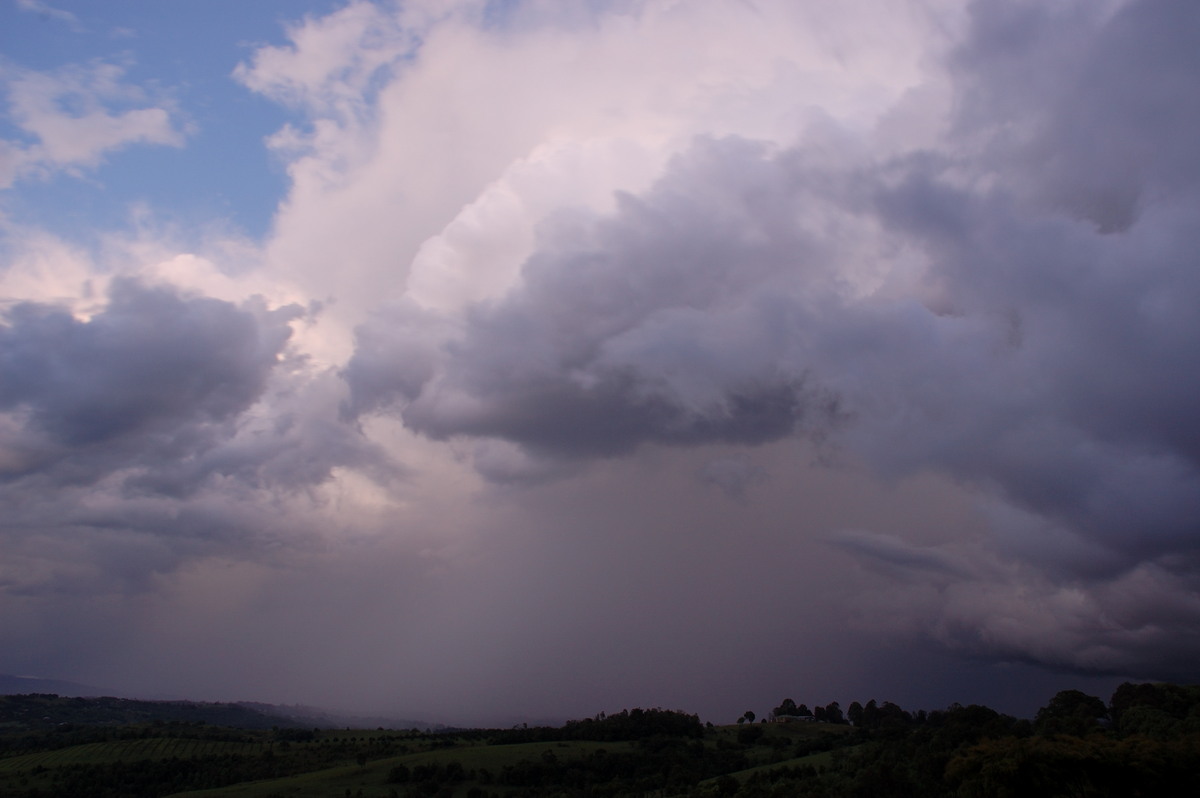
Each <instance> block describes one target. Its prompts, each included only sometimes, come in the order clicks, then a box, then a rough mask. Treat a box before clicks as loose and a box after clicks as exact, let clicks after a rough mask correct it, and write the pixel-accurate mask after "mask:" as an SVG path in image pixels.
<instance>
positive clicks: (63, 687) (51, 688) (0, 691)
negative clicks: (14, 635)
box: [0, 673, 126, 698]
mask: <svg viewBox="0 0 1200 798" xmlns="http://www.w3.org/2000/svg"><path fill="white" fill-rule="evenodd" d="M25 693H53V694H54V695H65V696H102V695H106V696H115V697H117V698H125V697H126V695H125V694H124V693H121V692H120V691H117V690H110V689H109V688H107V687H94V686H92V685H89V684H79V683H78V682H68V681H64V680H62V679H38V678H35V677H32V676H10V675H8V674H3V673H0V695H21V694H25Z"/></svg>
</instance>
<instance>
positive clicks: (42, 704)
mask: <svg viewBox="0 0 1200 798" xmlns="http://www.w3.org/2000/svg"><path fill="white" fill-rule="evenodd" d="M153 723H194V724H204V725H207V726H232V727H235V728H239V729H270V728H273V727H292V728H296V727H302V726H304V725H308V724H301V723H297V722H296V721H293V720H290V719H288V718H285V717H282V716H279V715H269V714H266V713H263V712H261V711H259V710H256V709H251V708H250V707H245V706H239V705H238V704H216V703H205V702H199V701H139V700H137V699H133V698H115V697H113V696H104V697H102V698H85V697H82V696H74V697H72V696H64V695H61V694H51V693H22V694H16V695H5V696H0V726H5V727H16V728H26V729H38V728H47V727H52V726H62V725H63V724H80V725H85V726H129V725H137V724H153Z"/></svg>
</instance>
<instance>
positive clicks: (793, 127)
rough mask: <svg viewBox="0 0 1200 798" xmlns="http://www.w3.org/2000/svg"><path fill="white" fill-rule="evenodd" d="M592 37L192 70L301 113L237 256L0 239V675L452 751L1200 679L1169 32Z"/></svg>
mask: <svg viewBox="0 0 1200 798" xmlns="http://www.w3.org/2000/svg"><path fill="white" fill-rule="evenodd" d="M586 5H587V9H586V10H585V9H584V8H583V6H579V7H575V6H573V5H572V4H558V3H555V4H545V3H540V2H515V3H504V4H500V5H496V4H491V3H478V2H474V1H473V0H462V2H456V3H422V2H412V3H404V4H391V3H383V2H380V3H372V2H351V3H347V4H344V5H340V6H338V7H336V8H328V9H325V13H313V14H311V15H310V16H307V17H305V18H304V19H302V20H299V21H297V22H295V23H292V24H289V25H286V26H285V27H284V28H283V30H282V32H280V33H279V34H278V36H279V37H282V41H281V43H276V44H266V45H262V46H259V47H257V48H256V49H255V50H254V51H253V53H252V54H250V55H248V56H247V57H246V58H245V60H244V62H243V63H242V64H240V65H236V64H224V65H223V66H222V70H223V71H222V72H221V75H222V76H223V79H225V80H226V81H227V82H229V83H230V86H231V87H233V86H234V84H233V81H236V84H237V85H236V88H237V89H238V91H239V92H241V93H242V94H243V95H244V94H245V93H246V92H247V91H249V92H253V93H255V94H257V95H258V97H257V101H261V100H263V99H264V98H265V100H267V101H271V102H274V103H276V104H278V105H280V106H282V107H283V108H285V109H286V111H287V113H288V114H289V115H290V116H289V121H288V122H287V123H286V124H284V125H283V127H281V128H278V129H277V130H275V132H274V133H273V134H272V135H270V136H268V137H267V138H266V140H265V142H266V147H267V148H268V149H269V150H270V154H269V156H268V155H267V154H266V153H259V156H260V157H261V158H262V159H263V160H264V161H265V160H267V159H268V158H273V159H274V160H275V163H276V164H280V163H281V164H283V166H284V167H285V168H284V169H283V170H281V171H283V172H286V193H285V194H284V195H283V196H281V197H280V198H279V200H278V204H277V206H276V207H275V208H274V213H273V216H272V222H271V226H270V230H269V231H268V232H266V233H264V234H263V235H262V236H261V237H260V238H258V239H254V238H253V237H247V236H241V235H234V234H227V233H226V232H213V231H212V230H209V229H207V228H204V232H197V233H191V232H189V233H188V234H186V235H184V234H179V233H178V232H177V231H173V230H170V229H167V227H168V226H167V225H162V226H161V227H156V226H155V225H154V224H152V223H147V222H145V221H139V222H138V225H139V226H138V227H137V229H136V230H134V231H132V232H123V233H121V234H120V235H118V234H115V233H114V234H112V235H110V236H109V237H108V238H107V239H105V243H104V245H103V246H102V247H101V246H90V245H88V244H82V243H78V242H68V241H66V240H65V239H64V238H63V237H58V238H55V237H54V236H52V235H50V234H49V233H46V232H44V231H40V230H35V229H32V228H28V227H27V226H23V225H22V223H21V222H20V221H19V220H18V219H17V218H16V217H13V219H12V220H11V221H10V222H9V223H8V227H6V228H5V229H6V231H8V232H9V234H10V238H11V240H10V242H9V244H8V245H7V249H6V250H4V252H5V257H6V258H7V261H6V265H5V266H4V267H3V270H0V288H2V289H3V292H4V295H5V296H4V304H3V306H2V307H3V309H4V310H3V317H2V319H3V320H2V322H0V500H2V501H3V502H4V504H5V508H6V513H5V515H4V516H3V518H2V519H0V535H2V536H3V543H4V546H5V556H4V559H3V561H0V600H3V601H5V602H9V604H7V605H6V606H10V607H13V608H15V609H14V611H13V613H12V614H10V615H8V616H7V617H3V616H0V640H8V641H15V642H16V643H27V644H28V645H27V646H25V647H20V646H11V647H10V648H12V650H14V651H15V650H17V649H18V648H20V650H21V651H22V652H24V653H21V654H20V655H19V656H18V655H12V657H11V658H10V659H11V662H12V664H10V665H5V662H8V661H10V660H3V659H0V668H6V669H8V670H14V671H16V670H21V671H22V672H29V671H32V670H39V671H53V670H54V668H55V666H56V665H61V663H63V662H83V663H88V668H90V670H89V673H91V674H94V675H88V673H84V672H82V670H81V671H80V672H68V671H69V669H67V670H66V671H64V670H63V669H62V668H61V667H60V668H59V670H57V671H54V672H45V673H43V675H49V676H59V677H64V678H77V679H79V680H81V681H87V682H89V683H98V682H103V681H104V680H106V679H109V680H113V681H115V682H119V683H120V682H123V683H126V684H128V683H130V682H133V681H135V680H146V682H147V683H149V684H153V685H155V686H156V687H158V688H159V689H162V690H178V689H179V685H187V686H190V687H192V688H194V689H195V690H196V691H197V692H196V693H193V695H195V696H196V697H214V698H229V697H231V696H229V695H228V691H229V690H230V689H232V688H236V689H238V690H243V691H244V690H254V691H260V692H258V693H256V695H254V696H243V695H239V696H236V697H254V698H261V699H263V700H286V701H310V700H313V699H312V698H310V697H313V696H315V697H318V698H320V697H324V698H325V699H327V700H330V701H335V702H341V703H342V704H343V705H352V704H356V705H358V706H368V705H370V704H371V702H373V701H379V700H380V699H379V696H380V695H386V696H388V697H389V699H388V700H393V701H394V702H395V705H396V706H397V707H405V708H407V710H408V711H413V710H416V711H423V712H427V713H429V714H430V715H431V716H432V717H435V718H438V719H447V720H451V721H456V722H478V721H480V720H491V719H496V718H501V719H506V720H507V719H511V718H513V716H514V713H516V714H522V713H524V715H531V716H537V715H543V716H551V717H555V718H558V717H562V716H565V715H569V714H571V713H583V714H593V713H594V712H595V711H597V710H599V709H619V708H620V707H621V706H631V705H635V704H637V703H642V704H643V705H662V704H667V703H677V704H679V705H680V706H684V707H686V708H689V709H691V708H696V709H699V710H700V711H702V712H706V713H709V712H716V713H730V712H734V711H736V712H738V713H740V712H743V711H744V710H745V708H746V706H749V705H750V704H749V703H747V702H748V701H749V700H751V699H752V700H753V701H761V702H764V703H761V704H756V705H755V708H756V709H758V708H759V707H760V706H761V708H763V709H765V708H767V704H766V703H765V702H768V701H770V702H777V701H778V700H779V699H780V698H781V697H782V696H783V695H787V694H793V693H795V692H796V690H797V689H799V688H796V687H795V686H796V683H797V681H801V682H803V683H804V684H806V685H821V686H823V687H822V689H818V688H817V687H814V688H813V689H814V690H815V691H816V692H814V693H812V694H805V695H803V696H802V695H799V694H797V695H796V696H795V697H796V699H797V700H806V701H808V702H809V703H812V702H814V701H822V702H824V701H828V700H829V698H832V697H838V698H844V699H845V700H847V701H848V700H851V699H859V700H866V699H867V698H869V697H870V696H869V695H866V694H865V693H857V694H850V693H843V692H840V691H854V690H867V691H873V688H872V687H870V685H878V684H882V685H885V686H886V685H891V686H892V687H893V688H894V689H895V690H896V692H895V693H894V694H893V695H890V696H886V697H887V698H888V699H889V700H898V701H900V702H901V703H906V702H909V701H917V702H921V703H924V704H925V705H927V706H928V705H930V704H931V703H936V702H937V701H940V700H943V699H944V700H946V701H949V700H963V701H964V702H965V701H975V700H979V701H986V700H988V697H989V696H990V695H1000V694H1003V695H1005V696H1008V697H1009V698H1010V699H1011V697H1012V696H1013V695H1015V694H1017V693H1019V692H1021V691H1022V689H1023V688H1022V686H1025V687H1026V688H1028V690H1033V689H1041V688H1042V687H1046V688H1049V687H1050V686H1052V685H1053V686H1054V687H1055V688H1057V687H1060V686H1077V685H1082V686H1084V687H1086V686H1087V685H1088V684H1093V685H1106V684H1108V685H1110V686H1111V684H1112V683H1115V681H1116V680H1119V679H1124V678H1139V679H1148V678H1169V679H1182V680H1193V679H1195V678H1197V672H1196V670H1195V665H1194V663H1195V662H1196V661H1197V656H1198V655H1200V600H1198V598H1197V597H1198V596H1200V419H1198V417H1197V414H1196V412H1195V409H1196V407H1197V406H1200V371H1198V370H1197V369H1196V368H1195V362H1196V360H1197V357H1196V355H1197V348H1198V342H1200V308H1198V307H1197V305H1196V302H1195V298H1196V297H1198V296H1200V269H1198V268H1197V265H1198V264H1197V254H1196V253H1198V252H1200V225H1197V224H1196V220H1197V219H1198V218H1200V161H1198V160H1197V159H1196V158H1195V156H1194V149H1195V144H1194V142H1195V141H1196V140H1197V137H1198V136H1200V93H1198V92H1197V91H1196V90H1195V88H1194V86H1195V85H1196V77H1197V76H1198V75H1200V51H1198V50H1197V49H1196V47H1195V46H1194V43H1195V42H1196V41H1200V9H1198V8H1197V7H1196V4H1195V3H1191V2H1187V0H1128V1H1124V2H1123V1H1121V0H1111V2H1085V1H1084V0H1077V1H1076V0H1072V1H1071V2H1060V3H1054V4H1046V3H1037V2H1024V1H1021V2H1009V3H1002V4H1001V3H990V2H984V0H978V1H977V2H960V1H959V0H938V2H913V3H889V4H882V3H877V2H874V1H873V0H852V1H851V2H846V3H839V4H836V5H831V4H823V3H792V2H771V1H765V2H760V3H756V4H753V6H749V5H745V4H726V3H719V2H694V3H659V2H653V1H651V0H647V1H646V2H632V3H624V2H622V3H611V4H609V3H599V4H586ZM81 18H82V17H81ZM96 63H101V62H99V61H97V62H96ZM22 69H23V70H24V68H22ZM231 73H232V81H230V80H229V76H230V74H231ZM9 74H10V75H16V76H17V77H10V78H9V81H10V83H11V82H12V81H14V80H17V81H18V83H19V86H17V88H18V89H20V90H21V91H26V89H27V88H28V87H29V86H33V87H35V88H36V86H37V85H41V84H38V83H37V81H36V80H33V77H36V75H35V74H34V73H33V72H32V71H31V70H24V71H18V72H10V73H9ZM46 74H51V73H46ZM53 74H75V73H74V72H70V70H67V71H65V72H56V73H53ZM136 74H137V73H136V72H135V71H133V70H127V71H122V72H121V73H120V75H119V76H122V77H121V79H122V80H132V77H127V76H133V75H136ZM31 76H32V77H31ZM2 77H3V75H0V78H2ZM18 78H19V80H18ZM114 79H115V78H114ZM31 80H32V82H30V81H31ZM46 85H47V86H49V85H50V84H46ZM22 87H25V88H22ZM51 88H53V87H51ZM13 90H14V89H12V88H11V87H10V93H11V92H12V91H13ZM54 90H55V91H57V89H54ZM29 91H32V89H29ZM45 92H49V93H48V94H47V96H48V97H50V99H51V100H52V99H54V97H57V96H58V95H54V94H53V93H52V92H51V89H50V88H47V89H45ZM149 96H155V97H158V96H165V94H164V93H162V92H157V93H156V92H150V91H149V90H147V91H146V92H145V93H143V94H138V95H137V97H135V98H133V99H137V98H143V99H144V97H149ZM239 96H240V99H239V102H242V101H244V100H245V97H242V96H241V95H239ZM21 97H25V95H21ZM130 97H132V95H130ZM36 99H37V98H36V97H34V98H33V99H32V100H29V102H30V103H32V102H34V100H36ZM94 100H95V102H96V103H99V104H100V105H99V106H97V108H98V110H97V111H96V114H98V115H103V114H104V113H107V114H108V115H109V116H112V115H113V114H115V113H117V112H118V110H119V108H118V107H117V105H112V107H109V106H106V105H104V97H103V96H101V95H97V96H96V97H95V98H94ZM127 101H131V100H130V98H127ZM23 102H24V100H23ZM139 102H141V100H139ZM142 104H145V103H142ZM164 105H169V104H164ZM26 106H28V107H33V106H31V105H29V103H26V104H25V105H22V106H21V108H25V107H26ZM39 107H40V106H39ZM17 110H20V109H17ZM164 113H165V111H164ZM177 116H179V115H177V114H176V113H175V111H174V106H171V114H170V115H168V116H165V117H163V118H164V119H166V118H169V119H172V120H175V119H176V117H177ZM179 118H183V116H179ZM172 130H174V128H173V127H172ZM205 135H206V133H205V131H204V129H203V126H200V127H199V128H198V129H196V130H189V132H188V136H189V137H190V138H189V139H188V141H189V142H190V141H191V140H192V138H195V139H196V141H198V142H200V143H201V144H203V143H204V142H205V141H206V140H205V138H204V136H205ZM126 138H127V139H128V140H126V139H122V142H121V144H122V147H124V146H126V145H129V146H132V145H133V144H134V143H136V142H137V141H142V140H144V141H152V139H148V138H145V137H143V139H137V138H136V137H126ZM176 139H178V141H177V140H176ZM182 141H183V140H182V137H181V136H173V137H172V141H171V142H169V143H181V142H182ZM254 142H255V146H256V147H261V146H262V144H261V142H262V136H261V133H257V134H256V137H255V138H254ZM84 143H86V142H84ZM80 146H83V145H82V144H81V145H80ZM189 146H190V145H189ZM183 149H184V151H186V149H187V147H184V148H183ZM93 150H95V152H101V151H103V152H104V153H105V154H106V158H108V157H109V156H111V158H112V159H113V163H114V164H116V163H118V161H117V160H116V159H118V157H119V155H120V152H123V151H124V150H122V149H121V148H119V147H116V145H112V146H109V145H105V148H102V149H95V147H93ZM23 151H24V150H23ZM160 151H161V152H169V153H170V154H172V157H175V156H174V154H176V150H175V149H174V148H172V149H170V150H169V151H168V150H165V149H164V150H160ZM88 152H92V150H89V151H88ZM31 157H32V156H31ZM164 157H165V156H164ZM180 157H182V156H180ZM39 163H40V164H41V166H40V167H39V169H45V170H53V169H54V168H56V167H55V166H54V164H55V163H57V162H55V161H53V159H45V158H43V159H42V161H39ZM70 163H71V164H72V166H71V167H70V168H71V169H75V170H79V169H84V168H87V169H95V170H98V173H101V172H100V171H99V170H103V169H104V168H105V163H106V161H105V159H103V158H99V157H98V156H96V155H95V153H93V154H92V155H90V156H88V158H86V159H84V158H76V159H75V160H72V161H70ZM62 168H64V169H65V168H66V167H62ZM103 174H105V175H108V174H110V173H108V172H103ZM31 175H32V172H30V171H29V169H27V168H25V167H22V169H18V170H16V171H14V172H12V175H11V179H12V180H13V181H14V186H15V191H18V192H19V191H22V190H27V191H29V193H30V194H31V195H32V194H33V193H34V192H33V191H32V190H31V189H27V186H28V185H29V181H31V180H32V179H33V178H32V177H31ZM67 177H70V178H71V179H74V173H72V174H69V175H67ZM67 177H63V178H62V179H64V180H65V179H67ZM276 177H277V178H279V177H282V175H276ZM47 179H48V178H47ZM99 182H100V181H97V184H99ZM72 185H74V184H72ZM17 207H20V206H17ZM139 213H143V211H139ZM134 215H135V216H136V214H134ZM137 218H139V219H141V218H142V217H141V216H138V217H137ZM81 286H82V287H81ZM77 596H86V597H91V598H100V599H103V602H102V603H100V604H97V605H96V607H95V608H92V609H88V610H87V617H88V618H91V619H92V622H91V625H93V626H97V625H104V626H110V627H114V628H117V629H120V630H121V634H122V635H123V641H124V646H123V648H122V649H121V650H120V651H112V650H109V649H107V648H105V647H104V646H102V645H101V644H100V643H97V642H95V641H91V638H89V637H88V635H87V634H86V629H83V627H84V626H87V625H88V624H84V623H83V622H82V621H79V620H69V619H76V618H77V612H78V604H77V601H76V599H75V597H77ZM20 602H24V603H20ZM104 602H107V603H104ZM79 617H82V616H79ZM55 624H63V625H64V627H63V628H67V627H69V628H71V629H73V630H75V631H74V633H73V634H72V635H66V634H64V635H61V636H60V635H49V634H47V635H44V636H41V637H39V635H38V634H37V633H36V632H35V630H37V629H42V628H52V627H54V625H55ZM226 636H230V639H233V640H237V641H241V643H240V644H239V645H231V646H229V647H221V646H214V645H210V644H211V642H212V641H214V640H218V639H220V640H224V639H226ZM89 641H91V642H89ZM206 641H207V643H209V645H206ZM143 661H146V662H151V663H154V664H153V665H152V666H151V665H143V664H141V663H142V662H143ZM231 673H232V674H238V677H237V678H234V677H233V676H228V675H227V674H231ZM931 673H932V674H938V676H937V678H932V679H931V678H927V677H928V675H929V674H931ZM889 680H890V681H889ZM904 680H908V681H907V682H904ZM1064 680H1082V681H1069V682H1067V681H1064ZM1088 680H1091V681H1088ZM918 684H919V685H922V686H920V687H916V686H914V685H918ZM906 685H907V686H906ZM930 685H933V686H930ZM950 685H954V686H956V688H957V687H961V688H962V689H964V690H967V692H968V693H969V694H956V695H946V694H945V693H944V692H938V691H939V690H942V689H943V688H945V689H949V688H948V686H950ZM118 686H119V685H118ZM1034 686H1036V688H1035V687H1034ZM1096 689H1097V690H1098V691H1102V690H1103V688H1102V687H1097V688H1096ZM825 691H828V692H825ZM972 691H973V692H972ZM989 691H990V692H989ZM830 692H832V693H834V694H833V695H830V694H829V693H830ZM1051 692H1052V691H1051ZM876 697H878V698H884V697H885V696H883V695H877V696H876ZM423 702H426V703H423ZM1033 706H1036V704H1034V705H1033ZM1001 708H1004V709H1013V708H1014V705H1009V706H1002V707H1001ZM1023 708H1025V709H1028V708H1032V707H1031V706H1029V705H1025V706H1024V707H1023ZM734 716H735V715H730V718H732V717H734ZM535 719H536V718H535ZM717 719H720V718H719V717H718V718H717Z"/></svg>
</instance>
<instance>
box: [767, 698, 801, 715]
mask: <svg viewBox="0 0 1200 798" xmlns="http://www.w3.org/2000/svg"><path fill="white" fill-rule="evenodd" d="M771 714H772V715H774V716H775V717H777V718H782V717H786V716H793V715H799V714H800V710H799V708H798V707H797V706H796V702H795V701H793V700H792V699H790V698H785V699H783V703H781V704H780V705H779V706H777V707H775V708H774V709H773V710H771Z"/></svg>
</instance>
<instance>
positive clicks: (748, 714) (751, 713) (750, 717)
mask: <svg viewBox="0 0 1200 798" xmlns="http://www.w3.org/2000/svg"><path fill="white" fill-rule="evenodd" d="M742 717H743V718H745V719H746V722H747V723H753V722H754V711H753V710H750V709H747V710H746V714H745V715H742Z"/></svg>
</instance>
